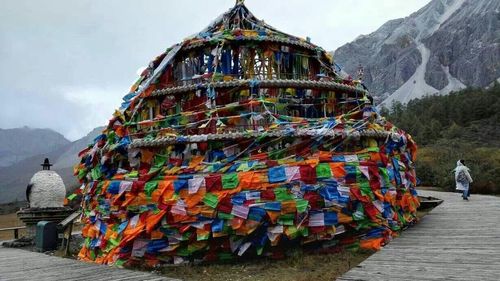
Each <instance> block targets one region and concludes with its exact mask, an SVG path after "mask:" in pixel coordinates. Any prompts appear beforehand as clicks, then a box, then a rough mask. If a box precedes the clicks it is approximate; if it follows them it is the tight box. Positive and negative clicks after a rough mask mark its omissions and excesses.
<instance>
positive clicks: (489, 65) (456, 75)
mask: <svg viewBox="0 0 500 281" xmlns="http://www.w3.org/2000/svg"><path fill="white" fill-rule="evenodd" d="M334 58H335V61H336V63H338V64H339V65H340V66H341V67H342V68H343V69H344V70H345V71H346V72H348V73H356V72H357V69H358V67H359V65H361V66H363V67H364V79H363V81H364V83H365V85H366V86H367V87H368V89H369V90H370V91H371V92H372V94H373V95H374V98H375V100H376V102H378V103H381V102H384V103H385V104H387V105H390V103H391V102H392V101H399V102H402V103H406V102H408V101H409V100H411V99H414V98H420V97H423V96H424V95H426V94H434V93H438V94H448V93H449V92H451V91H457V90H460V89H463V88H465V87H471V86H472V87H481V88H484V87H487V86H488V85H491V83H492V82H494V81H495V80H497V79H498V78H500V1H496V0H474V1H472V0H433V1H430V2H429V3H428V4H427V5H425V6H424V7H422V8H421V9H419V10H418V11H416V12H414V13H412V14H411V15H409V16H408V17H405V18H400V19H393V20H390V21H388V22H386V23H384V24H383V25H382V26H381V27H380V28H378V29H377V30H376V31H374V32H372V33H370V34H368V35H360V36H358V37H357V38H356V39H355V40H354V41H352V42H350V43H347V44H345V45H343V46H341V47H339V48H338V49H337V50H335V52H334Z"/></svg>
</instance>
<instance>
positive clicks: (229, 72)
mask: <svg viewBox="0 0 500 281" xmlns="http://www.w3.org/2000/svg"><path fill="white" fill-rule="evenodd" d="M416 150H417V147H416V144H415V143H414V141H413V140H412V138H411V136H410V135H408V134H406V133H405V132H404V131H402V130H400V129H398V128H396V127H394V126H393V125H392V124H390V123H389V122H387V121H385V119H384V118H383V117H381V116H380V115H378V113H377V111H376V109H375V107H374V106H373V104H372V102H371V101H370V99H369V94H368V92H367V90H366V89H365V88H364V87H363V85H362V84H361V82H360V81H356V80H352V79H350V78H346V77H344V76H342V75H340V71H339V69H338V68H337V67H336V66H335V64H334V62H333V58H332V57H331V55H330V54H329V53H327V52H326V51H324V50H323V49H322V48H320V47H318V46H316V45H314V44H312V43H311V42H309V40H304V39H300V38H298V37H294V36H291V35H288V34H285V33H283V32H280V31H278V30H276V29H274V28H273V27H271V26H269V25H267V24H266V23H264V22H263V21H261V20H258V19H257V18H255V17H254V16H253V14H252V13H251V12H250V11H249V10H248V9H247V7H246V6H245V5H244V3H243V1H237V3H236V5H235V6H234V7H233V8H232V9H230V10H229V11H228V12H226V13H225V14H223V15H222V16H220V17H219V18H217V19H216V20H215V21H214V22H213V23H212V24H210V25H209V26H208V27H207V28H206V29H204V30H203V31H201V32H200V33H198V34H196V35H194V36H192V37H190V38H188V39H186V40H184V41H183V42H182V43H179V44H176V45H174V46H172V47H170V48H168V49H167V50H166V51H165V52H164V53H163V54H161V55H160V56H158V57H156V58H155V59H154V60H153V61H152V62H151V63H150V64H149V65H148V67H147V68H146V69H144V71H142V73H141V74H140V77H139V79H138V80H137V82H136V83H135V84H134V85H133V86H132V88H131V90H130V93H129V94H127V95H126V96H125V97H124V102H123V104H122V106H121V108H120V109H119V110H117V111H116V112H115V113H114V115H113V117H112V119H111V120H110V122H109V125H108V126H107V128H106V129H105V130H104V131H103V133H102V134H101V135H100V136H98V137H97V138H96V139H95V140H94V143H93V144H91V145H89V146H88V147H87V148H86V149H84V150H83V151H81V152H80V154H79V157H81V162H80V163H79V164H78V165H77V166H75V175H76V176H77V177H78V178H79V180H80V181H81V182H82V186H81V188H80V189H79V191H78V192H80V193H81V194H82V196H83V200H82V209H83V217H82V220H83V222H84V223H85V227H84V228H83V236H84V238H85V243H84V245H83V247H82V249H81V251H80V253H79V258H80V259H82V260H87V261H93V262H96V263H101V264H115V265H125V266H132V265H137V264H140V265H146V266H155V265H160V264H165V263H179V262H182V261H190V260H194V259H198V260H204V261H215V260H226V259H233V258H237V257H240V256H258V255H262V256H269V255H273V254H275V253H277V252H279V251H282V250H283V248H284V245H291V244H293V245H306V244H310V243H320V244H322V245H327V246H335V245H337V246H342V245H356V246H359V247H362V248H369V249H379V248H380V247H381V246H382V245H384V244H385V243H388V242H389V240H390V239H391V238H392V237H393V236H394V235H396V234H397V233H398V232H399V231H400V230H402V229H403V228H405V227H406V226H408V225H410V224H412V223H414V222H415V221H416V220H417V218H416V210H417V207H418V206H419V201H418V198H417V193H416V190H415V184H416V176H415V170H414V164H413V161H415V157H416Z"/></svg>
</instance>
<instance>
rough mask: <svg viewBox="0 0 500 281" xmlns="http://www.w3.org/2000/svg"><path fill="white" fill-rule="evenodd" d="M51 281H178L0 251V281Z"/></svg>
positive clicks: (27, 252) (22, 252)
mask: <svg viewBox="0 0 500 281" xmlns="http://www.w3.org/2000/svg"><path fill="white" fill-rule="evenodd" d="M4 280H9V281H11V280H12V281H14V280H20V281H31V280H33V281H35V280H37V281H46V280H47V281H48V280H50V281H52V280H92V281H104V280H148V281H170V280H176V279H172V278H167V277H163V276H159V275H156V274H153V273H150V272H144V271H133V270H126V269H120V268H116V267H110V266H105V265H97V264H92V263H86V262H81V261H77V260H72V259H65V258H59V257H54V256H48V255H45V254H42V253H36V252H30V251H25V250H21V249H12V248H4V247H0V281H4Z"/></svg>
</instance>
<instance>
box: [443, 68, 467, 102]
mask: <svg viewBox="0 0 500 281" xmlns="http://www.w3.org/2000/svg"><path fill="white" fill-rule="evenodd" d="M441 67H442V68H443V70H444V73H445V74H446V78H448V85H446V87H444V88H443V89H441V91H439V94H440V95H447V94H449V93H450V92H453V91H458V90H462V89H465V88H467V86H465V85H464V83H462V82H461V81H460V80H458V79H457V78H455V77H453V76H452V75H451V73H450V67H449V66H441Z"/></svg>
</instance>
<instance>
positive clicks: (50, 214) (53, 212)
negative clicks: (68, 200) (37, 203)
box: [17, 207, 73, 238]
mask: <svg viewBox="0 0 500 281" xmlns="http://www.w3.org/2000/svg"><path fill="white" fill-rule="evenodd" d="M72 213H73V210H72V209H71V208H69V207H62V208H24V209H21V210H20V211H18V212H17V216H18V218H19V219H20V220H21V221H22V222H24V224H26V232H27V237H28V238H34V237H35V235H36V225H37V223H38V222H40V221H51V222H55V223H60V222H61V221H62V220H64V219H65V218H67V217H68V216H69V215H71V214H72Z"/></svg>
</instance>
